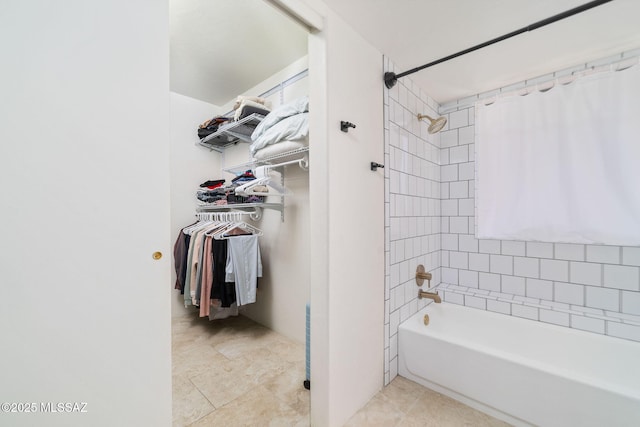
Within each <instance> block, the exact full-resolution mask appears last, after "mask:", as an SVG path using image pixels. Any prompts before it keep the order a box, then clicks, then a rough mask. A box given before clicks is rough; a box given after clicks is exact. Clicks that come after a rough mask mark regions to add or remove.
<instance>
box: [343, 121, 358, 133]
mask: <svg viewBox="0 0 640 427" xmlns="http://www.w3.org/2000/svg"><path fill="white" fill-rule="evenodd" d="M349 128H354V129H355V128H356V125H354V124H353V123H351V122H345V121H341V122H340V130H341V131H342V132H349Z"/></svg>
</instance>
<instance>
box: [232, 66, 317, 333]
mask: <svg viewBox="0 0 640 427" xmlns="http://www.w3.org/2000/svg"><path fill="white" fill-rule="evenodd" d="M307 67H308V61H307V58H306V57H304V58H301V59H300V60H298V61H295V62H294V63H293V64H291V65H290V66H288V67H286V68H285V69H284V70H281V71H280V72H278V73H276V74H274V75H273V76H271V77H269V78H267V79H265V80H264V81H263V82H261V83H260V84H258V85H256V86H255V87H254V88H251V89H249V90H248V91H247V92H245V93H244V95H250V96H257V95H260V94H261V93H264V92H265V91H268V90H270V89H271V88H273V87H275V86H277V85H279V84H280V83H281V82H283V81H285V80H286V79H288V78H289V77H292V76H294V75H296V74H298V73H299V72H301V71H304V70H306V69H307ZM308 87H309V79H308V77H305V78H302V79H301V80H298V81H297V82H295V83H293V84H291V85H290V86H287V87H285V88H284V89H283V90H279V91H277V92H275V93H273V94H272V95H271V96H269V97H268V99H269V101H271V104H272V108H276V107H277V106H279V105H282V104H283V103H287V102H290V101H293V100H295V99H297V98H298V97H300V96H304V95H308V93H309V89H308ZM232 104H233V102H230V103H229V104H226V108H224V110H225V111H226V110H228V109H229V108H231V106H232ZM310 110H311V111H313V106H311V107H310ZM311 114H313V113H311ZM250 160H251V155H250V153H249V144H243V143H239V144H237V145H236V146H234V147H232V148H229V149H227V150H225V153H224V166H225V167H231V166H234V165H237V164H242V163H245V162H248V161H250ZM284 175H285V180H284V185H285V187H287V189H289V190H290V191H291V192H292V193H293V194H292V195H291V196H287V197H285V201H284V203H285V211H284V221H282V217H281V215H280V212H278V211H275V210H269V209H265V210H263V217H262V219H261V220H260V221H258V222H256V226H257V227H259V228H260V229H261V230H263V232H264V235H263V236H262V237H260V250H261V254H262V263H263V277H262V278H261V279H260V280H259V282H258V295H257V301H256V303H255V304H250V305H247V306H245V307H244V308H242V309H241V313H242V314H244V315H246V316H247V317H249V318H251V319H253V320H255V321H256V322H258V323H260V324H262V325H265V326H267V327H268V328H270V329H272V330H274V331H276V332H278V333H280V334H283V335H285V336H287V337H289V338H292V339H294V340H297V341H299V342H304V341H305V317H306V311H305V307H306V304H307V302H308V301H309V263H310V253H309V228H310V225H309V172H307V171H304V170H302V169H300V168H299V167H298V166H296V165H291V166H286V168H285V172H284ZM221 177H224V178H226V179H227V181H229V180H231V179H232V178H233V175H231V174H228V173H225V174H223V175H221ZM274 177H276V178H277V174H276V175H274ZM273 201H276V202H277V201H279V199H278V198H274V199H273Z"/></svg>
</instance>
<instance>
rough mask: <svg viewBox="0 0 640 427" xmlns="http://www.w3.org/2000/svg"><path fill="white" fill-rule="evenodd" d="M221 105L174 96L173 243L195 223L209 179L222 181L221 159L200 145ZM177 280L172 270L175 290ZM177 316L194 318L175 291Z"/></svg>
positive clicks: (172, 93)
mask: <svg viewBox="0 0 640 427" xmlns="http://www.w3.org/2000/svg"><path fill="white" fill-rule="evenodd" d="M220 112H221V109H220V107H219V106H217V105H213V104H209V103H207V102H203V101H200V100H197V99H193V98H189V97H187V96H184V95H180V94H178V93H175V92H171V148H170V149H171V241H172V242H175V241H176V239H177V238H178V233H179V232H180V230H181V229H182V228H183V227H185V226H187V225H189V224H191V223H193V222H194V220H195V212H196V207H197V199H196V191H197V190H198V189H199V185H200V184H201V183H203V182H205V181H207V180H209V179H218V178H219V177H220V167H221V163H222V162H221V155H220V153H218V152H217V151H212V150H209V149H207V148H206V147H203V146H201V145H198V144H197V142H198V140H199V138H198V135H197V127H198V125H199V124H200V123H202V122H204V121H205V120H207V119H210V118H212V117H214V116H216V115H218V114H220ZM175 280H176V273H175V268H172V270H171V283H172V285H171V289H173V284H174V283H175ZM171 301H172V307H171V313H172V315H173V316H180V315H184V314H194V315H195V313H193V310H188V309H186V308H185V307H184V296H183V295H182V294H181V293H180V291H177V290H175V291H172V298H171Z"/></svg>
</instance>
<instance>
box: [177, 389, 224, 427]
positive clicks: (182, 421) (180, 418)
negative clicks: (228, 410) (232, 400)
mask: <svg viewBox="0 0 640 427" xmlns="http://www.w3.org/2000/svg"><path fill="white" fill-rule="evenodd" d="M172 406H173V425H174V426H175V427H181V426H187V425H189V424H191V423H193V422H194V421H197V420H199V419H200V418H202V417H204V416H205V415H207V414H209V413H210V412H212V411H213V410H214V409H215V408H214V407H213V405H212V404H211V403H210V402H209V401H208V400H207V399H206V398H205V397H204V396H203V395H202V393H200V391H198V389H197V388H196V387H195V386H194V385H193V383H191V381H189V379H188V378H186V377H173V405H172Z"/></svg>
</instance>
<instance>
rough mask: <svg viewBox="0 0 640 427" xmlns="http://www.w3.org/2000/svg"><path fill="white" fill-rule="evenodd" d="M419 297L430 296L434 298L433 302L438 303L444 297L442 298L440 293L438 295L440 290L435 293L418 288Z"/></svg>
mask: <svg viewBox="0 0 640 427" xmlns="http://www.w3.org/2000/svg"><path fill="white" fill-rule="evenodd" d="M418 298H420V299H422V298H429V299H432V300H433V302H435V303H438V304H439V303H441V302H442V299H440V295H438V292H435V293H433V292H427V291H423V290H418Z"/></svg>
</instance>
